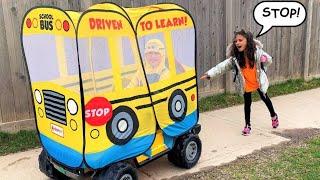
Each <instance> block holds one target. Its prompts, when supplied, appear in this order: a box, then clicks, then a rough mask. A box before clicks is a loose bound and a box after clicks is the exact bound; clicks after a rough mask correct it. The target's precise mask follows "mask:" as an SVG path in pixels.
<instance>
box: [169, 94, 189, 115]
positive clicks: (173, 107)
mask: <svg viewBox="0 0 320 180" xmlns="http://www.w3.org/2000/svg"><path fill="white" fill-rule="evenodd" d="M187 103H188V102H187V97H186V95H185V94H184V93H183V91H182V90H180V89H177V90H175V91H173V93H172V94H171V96H170V99H169V104H168V111H169V116H170V118H171V119H172V120H174V121H182V120H183V119H184V118H185V116H186V113H187V105H188V104H187Z"/></svg>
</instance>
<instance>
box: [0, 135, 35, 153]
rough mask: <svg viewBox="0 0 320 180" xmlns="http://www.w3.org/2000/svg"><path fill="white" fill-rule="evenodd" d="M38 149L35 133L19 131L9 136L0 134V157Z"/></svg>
mask: <svg viewBox="0 0 320 180" xmlns="http://www.w3.org/2000/svg"><path fill="white" fill-rule="evenodd" d="M35 147H40V143H39V140H38V135H37V133H36V131H20V132H18V133H14V134H10V133H3V132H0V156H1V155H5V154H8V153H14V152H19V151H24V150H27V149H31V148H35Z"/></svg>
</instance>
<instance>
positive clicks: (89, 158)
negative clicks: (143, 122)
mask: <svg viewBox="0 0 320 180" xmlns="http://www.w3.org/2000/svg"><path fill="white" fill-rule="evenodd" d="M154 136H155V135H154V134H152V135H147V136H142V137H139V138H134V139H132V140H130V141H129V142H128V143H127V144H125V145H114V146H112V147H110V148H108V149H106V150H104V151H101V152H98V153H90V154H85V159H86V162H87V164H88V165H89V166H90V167H91V168H94V169H98V168H102V167H104V166H106V165H109V164H111V163H114V162H118V161H121V160H123V159H127V158H131V157H135V156H137V155H139V154H141V153H143V152H144V151H146V150H147V149H148V148H149V147H150V146H151V144H152V142H153V139H154Z"/></svg>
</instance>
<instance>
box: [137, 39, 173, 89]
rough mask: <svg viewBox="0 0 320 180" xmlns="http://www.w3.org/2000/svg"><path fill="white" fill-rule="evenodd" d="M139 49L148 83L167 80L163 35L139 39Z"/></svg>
mask: <svg viewBox="0 0 320 180" xmlns="http://www.w3.org/2000/svg"><path fill="white" fill-rule="evenodd" d="M139 47H140V52H141V57H142V58H143V63H144V67H145V71H146V76H147V81H148V83H149V84H152V83H156V82H158V81H160V80H165V79H168V78H169V67H168V58H167V54H166V47H165V41H164V36H163V33H157V34H151V35H146V36H143V37H141V38H139Z"/></svg>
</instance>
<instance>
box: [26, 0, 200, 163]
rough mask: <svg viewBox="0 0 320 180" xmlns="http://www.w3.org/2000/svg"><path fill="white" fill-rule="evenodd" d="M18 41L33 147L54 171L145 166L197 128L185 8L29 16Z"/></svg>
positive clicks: (97, 8)
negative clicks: (36, 143) (128, 162)
mask: <svg viewBox="0 0 320 180" xmlns="http://www.w3.org/2000/svg"><path fill="white" fill-rule="evenodd" d="M21 33H22V34H21V37H22V45H23V50H24V54H25V59H26V63H27V66H28V71H29V76H30V79H31V88H32V92H33V98H34V109H35V114H36V124H37V129H38V132H39V136H40V140H41V143H42V145H43V147H44V149H45V150H46V151H47V152H48V154H49V155H50V157H52V158H53V159H54V160H56V161H57V162H59V163H61V164H63V165H65V166H67V167H71V168H81V167H83V166H84V165H85V166H86V167H88V168H92V169H100V168H103V167H105V166H107V165H109V164H111V163H114V162H118V161H121V160H125V159H130V158H135V157H137V156H139V155H142V154H149V156H150V157H152V156H153V155H155V153H156V152H158V151H156V150H154V149H156V147H157V145H158V144H157V143H161V142H162V143H163V144H164V149H163V150H165V149H171V148H172V147H173V143H174V138H175V137H178V136H180V135H182V134H184V133H186V132H188V130H190V129H191V128H192V127H193V126H194V125H195V124H196V123H197V122H198V116H199V114H198V113H199V112H198V106H197V98H198V93H197V80H196V64H195V63H196V61H195V49H196V47H195V43H196V41H195V28H194V23H193V20H192V18H191V16H190V15H189V14H188V13H187V12H186V10H184V9H183V8H182V7H180V6H178V5H175V4H157V5H150V6H146V7H139V8H123V7H120V6H118V5H116V4H113V3H102V4H96V5H93V6H91V7H90V8H89V9H88V10H86V11H85V12H83V13H80V12H74V11H63V10H61V9H58V8H54V7H36V8H33V9H31V10H30V11H29V12H28V13H27V14H26V15H25V18H24V20H23V25H22V32H21ZM159 128H160V129H159ZM160 130H161V131H163V133H156V131H160ZM156 134H158V135H157V136H163V137H158V140H157V142H155V138H156ZM159 145H161V144H159ZM146 152H149V153H146ZM69 155H70V158H68V156H69ZM150 157H148V158H150Z"/></svg>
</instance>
